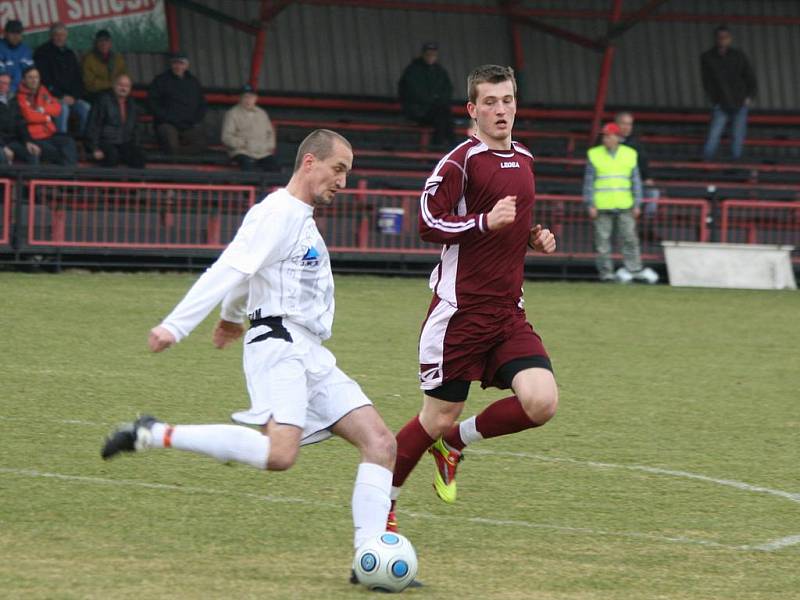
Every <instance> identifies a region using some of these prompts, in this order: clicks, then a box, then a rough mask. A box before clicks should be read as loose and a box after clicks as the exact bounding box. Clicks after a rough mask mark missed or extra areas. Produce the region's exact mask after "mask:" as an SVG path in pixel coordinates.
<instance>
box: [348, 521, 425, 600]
mask: <svg viewBox="0 0 800 600" xmlns="http://www.w3.org/2000/svg"><path fill="white" fill-rule="evenodd" d="M353 570H354V571H355V573H356V577H357V578H358V581H359V582H360V583H361V584H362V585H365V586H367V587H368V588H369V589H371V590H376V591H382V592H402V591H403V590H404V589H406V588H407V587H408V586H409V584H410V583H411V582H412V581H414V578H415V577H416V576H417V553H416V551H415V550H414V546H412V545H411V542H409V541H408V538H406V537H405V536H402V535H400V534H399V533H391V532H388V531H387V532H386V533H382V534H380V535H377V536H375V537H373V538H370V539H369V540H367V541H366V542H364V543H363V544H361V546H360V547H359V548H358V550H356V556H355V558H354V559H353Z"/></svg>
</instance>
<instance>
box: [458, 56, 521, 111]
mask: <svg viewBox="0 0 800 600" xmlns="http://www.w3.org/2000/svg"><path fill="white" fill-rule="evenodd" d="M503 81H510V82H511V83H513V84H514V97H516V96H517V80H516V79H515V78H514V69H512V68H511V67H503V66H501V65H481V66H480V67H478V68H477V69H475V70H474V71H472V73H470V74H469V77H467V98H468V99H469V101H470V102H472V103H473V104H475V101H476V100H477V99H478V86H479V85H480V84H482V83H502V82H503Z"/></svg>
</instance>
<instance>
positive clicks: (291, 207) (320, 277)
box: [219, 188, 334, 340]
mask: <svg viewBox="0 0 800 600" xmlns="http://www.w3.org/2000/svg"><path fill="white" fill-rule="evenodd" d="M219 261H220V262H223V263H225V264H227V265H229V266H231V267H233V268H234V269H236V270H237V271H240V272H242V273H245V274H247V275H248V276H249V290H248V292H249V293H248V301H247V313H248V317H249V318H250V319H257V318H264V317H284V318H285V319H288V320H289V321H292V322H294V323H296V324H298V325H301V326H303V327H305V328H306V329H308V330H309V331H310V332H312V333H313V334H315V335H316V336H318V337H319V338H320V339H323V340H325V339H328V338H329V337H330V336H331V327H332V325H333V312H334V299H333V274H332V273H331V261H330V255H329V254H328V248H327V247H326V246H325V241H324V240H323V239H322V236H321V235H320V233H319V230H318V229H317V224H316V223H315V222H314V208H313V207H312V206H310V205H308V204H306V203H305V202H303V201H302V200H299V199H297V198H295V197H294V196H292V195H291V194H290V193H289V192H287V191H286V189H285V188H281V189H279V190H276V191H274V192H272V193H271V194H269V195H268V196H267V197H266V198H264V200H262V201H261V202H259V203H258V204H256V205H255V206H253V207H252V208H251V209H250V210H249V211H248V212H247V215H246V216H245V218H244V222H243V223H242V226H241V227H240V228H239V231H237V232H236V237H234V239H233V241H232V242H231V243H230V245H229V246H228V247H227V248H226V249H225V251H224V252H223V253H222V255H221V256H220V257H219Z"/></svg>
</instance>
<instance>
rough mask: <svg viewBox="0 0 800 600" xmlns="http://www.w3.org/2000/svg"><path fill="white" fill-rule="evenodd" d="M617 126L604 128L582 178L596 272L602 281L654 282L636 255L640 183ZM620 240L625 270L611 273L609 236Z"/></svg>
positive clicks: (630, 151)
mask: <svg viewBox="0 0 800 600" xmlns="http://www.w3.org/2000/svg"><path fill="white" fill-rule="evenodd" d="M620 138H621V131H620V128H619V125H617V124H616V123H607V124H606V125H605V126H604V127H603V143H602V144H601V145H599V146H595V147H594V148H590V149H589V152H588V156H587V161H586V173H585V175H584V179H583V201H584V203H585V204H586V206H587V208H588V210H589V215H590V216H591V218H592V220H593V221H594V234H595V246H596V250H597V270H598V272H599V274H600V280H601V281H615V280H616V281H619V282H621V283H630V282H631V281H633V280H634V279H636V280H639V281H644V282H646V283H656V282H657V281H658V274H657V273H656V272H655V271H653V270H652V269H649V268H647V269H643V268H642V261H641V258H640V255H639V237H638V235H637V233H636V219H637V218H638V217H639V214H640V212H641V210H640V206H641V203H642V180H641V177H640V175H639V168H638V166H637V158H638V156H637V153H636V150H634V149H633V148H630V147H628V146H625V145H622V144H620ZM615 227H616V229H617V235H618V236H619V238H620V239H621V245H622V256H623V262H624V265H625V266H624V267H623V268H621V269H618V270H617V272H616V275H615V273H614V263H613V261H612V260H611V236H612V234H613V232H614V228H615Z"/></svg>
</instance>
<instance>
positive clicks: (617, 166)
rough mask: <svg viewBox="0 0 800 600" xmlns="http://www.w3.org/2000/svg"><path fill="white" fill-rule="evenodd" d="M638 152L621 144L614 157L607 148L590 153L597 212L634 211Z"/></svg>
mask: <svg viewBox="0 0 800 600" xmlns="http://www.w3.org/2000/svg"><path fill="white" fill-rule="evenodd" d="M637 158H638V157H637V154H636V150H634V149H633V148H630V147H629V146H623V145H622V144H620V145H619V146H617V152H616V154H614V156H611V154H609V152H608V150H607V149H606V147H605V146H603V145H600V146H595V147H594V148H591V149H590V150H589V161H590V162H591V163H592V166H593V167H594V206H595V208H597V210H626V209H629V208H632V207H633V201H634V199H633V170H634V169H635V168H636V162H637Z"/></svg>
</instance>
